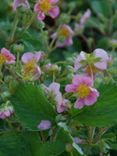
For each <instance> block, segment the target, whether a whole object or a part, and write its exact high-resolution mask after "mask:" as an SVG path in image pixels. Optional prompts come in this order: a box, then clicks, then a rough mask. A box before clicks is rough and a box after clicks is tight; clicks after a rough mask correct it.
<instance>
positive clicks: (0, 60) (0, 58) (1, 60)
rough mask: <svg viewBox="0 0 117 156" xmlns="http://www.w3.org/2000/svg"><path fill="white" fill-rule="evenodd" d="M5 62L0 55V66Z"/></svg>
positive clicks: (3, 57)
mask: <svg viewBox="0 0 117 156" xmlns="http://www.w3.org/2000/svg"><path fill="white" fill-rule="evenodd" d="M5 61H6V58H5V56H4V55H3V54H0V65H2V64H4V63H5Z"/></svg>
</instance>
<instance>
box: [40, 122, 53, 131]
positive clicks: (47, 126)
mask: <svg viewBox="0 0 117 156" xmlns="http://www.w3.org/2000/svg"><path fill="white" fill-rule="evenodd" d="M37 128H38V129H39V130H40V131H44V130H47V129H50V128H51V122H50V121H49V120H41V122H40V124H39V125H38V126H37Z"/></svg>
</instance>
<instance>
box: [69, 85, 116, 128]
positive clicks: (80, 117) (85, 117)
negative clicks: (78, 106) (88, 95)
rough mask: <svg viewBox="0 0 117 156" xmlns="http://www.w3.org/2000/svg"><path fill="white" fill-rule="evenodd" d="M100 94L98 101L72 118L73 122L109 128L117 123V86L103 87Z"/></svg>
mask: <svg viewBox="0 0 117 156" xmlns="http://www.w3.org/2000/svg"><path fill="white" fill-rule="evenodd" d="M99 92H100V97H99V98H98V101H97V102H96V103H95V104H94V105H93V106H87V107H85V108H84V109H83V110H82V111H80V112H78V114H75V115H74V116H72V119H73V122H75V123H76V122H77V123H78V122H80V123H82V124H85V125H88V126H107V125H111V124H113V123H115V122H117V86H116V85H115V84H108V85H101V87H100V89H99ZM75 113H76V112H75Z"/></svg>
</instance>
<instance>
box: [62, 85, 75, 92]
mask: <svg viewBox="0 0 117 156" xmlns="http://www.w3.org/2000/svg"><path fill="white" fill-rule="evenodd" d="M76 88H77V86H75V85H74V84H68V85H66V87H65V91H66V92H75V91H76Z"/></svg>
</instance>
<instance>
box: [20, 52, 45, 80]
mask: <svg viewBox="0 0 117 156" xmlns="http://www.w3.org/2000/svg"><path fill="white" fill-rule="evenodd" d="M41 56H42V55H41V52H36V53H35V54H34V53H31V52H27V53H24V54H23V56H22V58H21V60H22V62H23V63H24V67H23V77H24V79H31V80H37V79H38V78H39V76H40V75H41V70H40V67H39V66H38V65H37V63H38V61H39V60H40V59H41Z"/></svg>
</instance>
